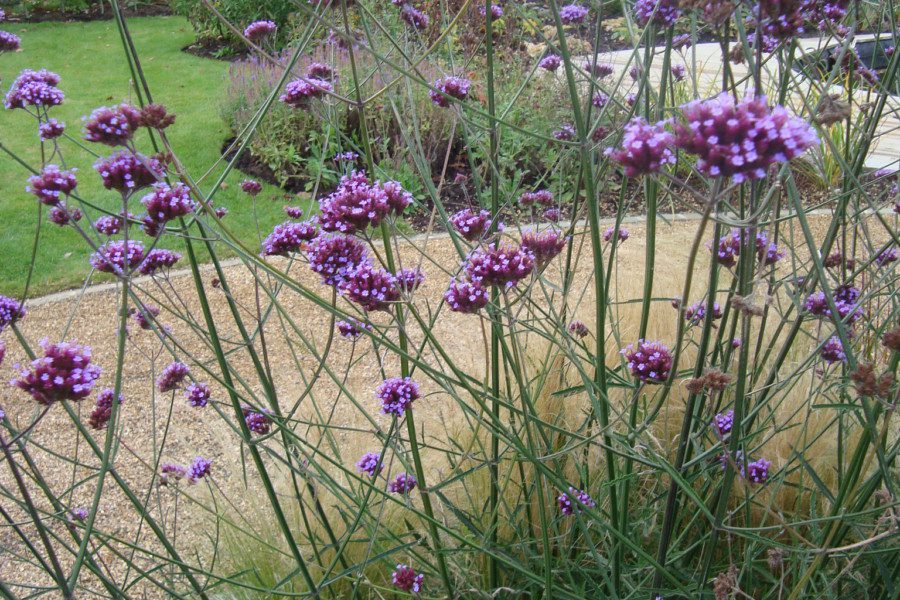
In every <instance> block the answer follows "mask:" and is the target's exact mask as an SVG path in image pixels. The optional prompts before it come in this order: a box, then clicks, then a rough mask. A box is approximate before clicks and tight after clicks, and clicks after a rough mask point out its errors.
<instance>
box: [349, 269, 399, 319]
mask: <svg viewBox="0 0 900 600" xmlns="http://www.w3.org/2000/svg"><path fill="white" fill-rule="evenodd" d="M338 290H339V291H340V293H341V295H343V296H344V297H345V298H347V299H348V300H350V301H351V302H355V303H357V304H359V305H360V306H361V307H362V308H363V309H365V310H367V311H376V310H388V309H389V308H390V306H391V303H393V302H396V301H398V300H399V299H400V289H399V285H398V282H397V278H396V277H395V276H394V275H391V274H390V273H389V272H387V271H386V270H384V269H382V268H380V267H376V266H374V265H373V264H372V263H370V262H368V261H364V262H361V263H359V264H357V265H356V266H355V267H353V268H352V269H349V270H348V271H347V272H346V273H344V276H343V279H342V281H341V282H340V285H339V286H338Z"/></svg>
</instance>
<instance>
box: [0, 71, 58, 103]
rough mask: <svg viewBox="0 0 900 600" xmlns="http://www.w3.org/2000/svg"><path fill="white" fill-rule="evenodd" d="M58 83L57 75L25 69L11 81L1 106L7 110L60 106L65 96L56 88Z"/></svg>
mask: <svg viewBox="0 0 900 600" xmlns="http://www.w3.org/2000/svg"><path fill="white" fill-rule="evenodd" d="M59 81H60V79H59V75H57V74H56V73H53V72H51V71H47V70H45V69H41V70H40V71H32V70H31V69H25V70H24V71H22V72H21V73H20V74H19V76H18V77H16V79H15V81H13V84H12V86H10V88H9V92H7V93H6V98H5V100H4V103H3V104H4V106H6V108H9V109H13V108H25V107H26V106H45V107H50V106H57V105H59V104H62V102H63V100H64V99H65V95H64V94H63V93H62V92H61V91H60V90H59V89H58V88H57V87H56V86H57V85H58V84H59Z"/></svg>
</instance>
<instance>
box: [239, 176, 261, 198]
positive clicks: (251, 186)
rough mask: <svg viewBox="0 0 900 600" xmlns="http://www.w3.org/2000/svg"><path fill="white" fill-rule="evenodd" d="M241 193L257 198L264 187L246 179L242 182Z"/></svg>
mask: <svg viewBox="0 0 900 600" xmlns="http://www.w3.org/2000/svg"><path fill="white" fill-rule="evenodd" d="M241 191H242V192H244V193H245V194H247V195H248V196H256V195H257V194H259V193H260V192H261V191H262V185H261V184H260V183H259V182H258V181H255V180H253V179H245V180H243V181H242V182H241Z"/></svg>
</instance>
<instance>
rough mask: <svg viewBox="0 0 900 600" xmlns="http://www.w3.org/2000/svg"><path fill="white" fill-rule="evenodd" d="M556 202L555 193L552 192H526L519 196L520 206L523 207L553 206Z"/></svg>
mask: <svg viewBox="0 0 900 600" xmlns="http://www.w3.org/2000/svg"><path fill="white" fill-rule="evenodd" d="M555 201H556V200H555V199H554V197H553V192H551V191H550V190H537V191H534V192H525V193H523V194H522V195H521V196H519V204H521V205H522V206H534V205H541V206H551V205H552V204H553V203H554V202H555Z"/></svg>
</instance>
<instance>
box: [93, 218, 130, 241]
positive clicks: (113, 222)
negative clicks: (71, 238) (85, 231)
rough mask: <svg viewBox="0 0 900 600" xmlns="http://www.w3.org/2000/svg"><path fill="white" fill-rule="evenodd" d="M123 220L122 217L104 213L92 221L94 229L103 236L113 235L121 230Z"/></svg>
mask: <svg viewBox="0 0 900 600" xmlns="http://www.w3.org/2000/svg"><path fill="white" fill-rule="evenodd" d="M123 225H125V220H124V219H123V218H122V217H116V216H114V215H106V216H104V217H100V218H99V219H97V220H96V221H94V225H93V227H94V230H95V231H96V232H97V233H100V234H102V235H105V236H113V235H116V234H117V233H119V232H120V231H122V226H123Z"/></svg>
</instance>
